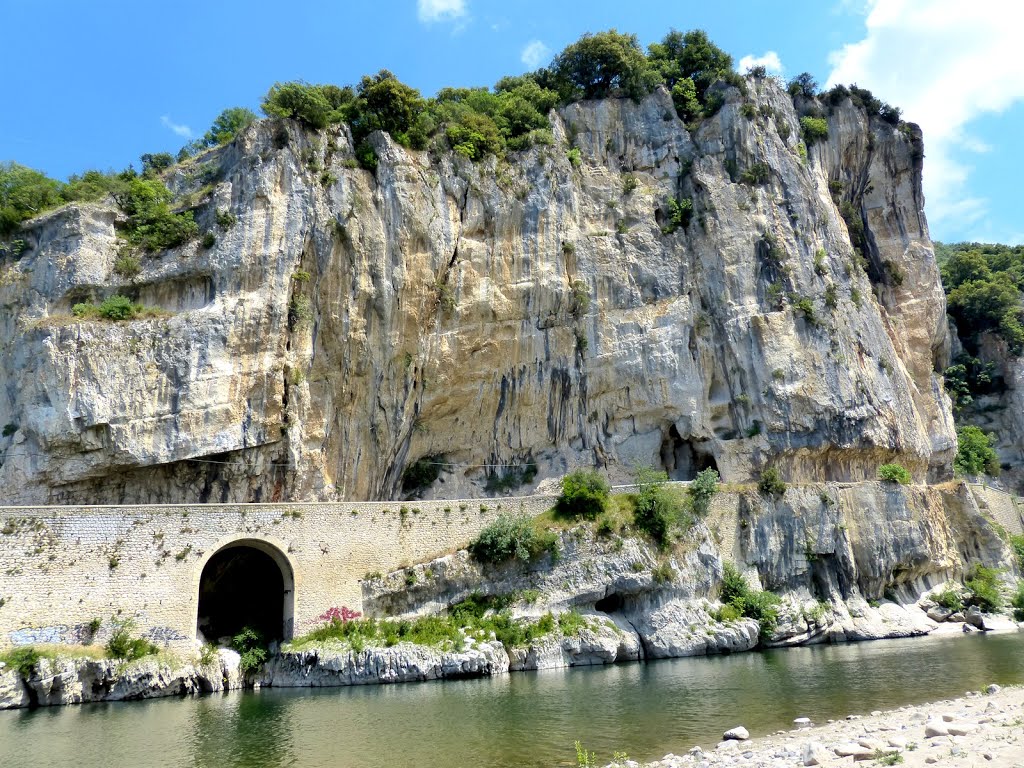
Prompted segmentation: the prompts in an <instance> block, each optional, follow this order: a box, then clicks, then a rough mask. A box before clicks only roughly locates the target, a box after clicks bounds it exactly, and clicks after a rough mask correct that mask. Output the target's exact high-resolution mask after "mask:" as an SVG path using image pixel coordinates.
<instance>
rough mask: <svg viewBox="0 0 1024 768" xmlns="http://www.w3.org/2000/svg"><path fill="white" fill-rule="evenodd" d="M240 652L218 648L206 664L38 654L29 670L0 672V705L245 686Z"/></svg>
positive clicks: (8, 706)
mask: <svg viewBox="0 0 1024 768" xmlns="http://www.w3.org/2000/svg"><path fill="white" fill-rule="evenodd" d="M238 661H239V658H238V654H237V653H235V652H234V651H227V650H221V651H220V652H219V656H218V658H217V659H215V660H213V661H211V662H210V663H208V664H191V663H182V662H174V663H172V662H170V661H167V660H161V659H159V658H153V657H146V658H143V659H140V660H138V661H133V662H128V663H125V662H122V661H117V660H111V659H100V660H96V659H89V658H58V659H50V658H42V659H40V660H39V662H38V663H37V664H36V665H35V667H34V669H33V670H32V674H31V675H29V676H28V677H27V678H22V677H21V675H19V674H18V672H17V671H14V670H10V671H8V670H0V709H17V708H19V707H28V706H32V707H37V706H38V707H52V706H60V705H65V704H84V703H88V702H96V701H129V700H137V699H153V698H164V697H167V696H181V695H185V694H195V693H210V692H214V691H228V690H237V689H240V688H242V687H243V682H244V681H243V680H242V677H241V675H240V674H239V670H238Z"/></svg>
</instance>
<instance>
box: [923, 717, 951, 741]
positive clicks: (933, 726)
mask: <svg viewBox="0 0 1024 768" xmlns="http://www.w3.org/2000/svg"><path fill="white" fill-rule="evenodd" d="M948 735H949V728H948V727H947V726H946V724H945V723H944V722H942V721H941V720H929V721H928V722H927V723H925V726H924V736H925V738H926V739H933V738H935V737H936V736H948Z"/></svg>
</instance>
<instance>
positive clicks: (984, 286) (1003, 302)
mask: <svg viewBox="0 0 1024 768" xmlns="http://www.w3.org/2000/svg"><path fill="white" fill-rule="evenodd" d="M943 251H944V253H945V255H946V260H945V263H944V264H943V265H942V270H941V272H942V283H943V286H944V287H945V289H946V297H947V304H948V310H949V314H950V316H951V317H952V318H953V321H954V322H955V323H956V326H957V330H958V331H959V334H960V338H961V339H962V340H963V341H964V343H965V345H966V346H967V347H968V349H970V350H972V351H974V350H975V349H976V348H977V346H978V343H979V338H980V335H981V334H982V333H984V332H991V333H994V334H995V335H997V336H999V337H1001V338H1002V339H1003V340H1004V341H1006V343H1007V345H1008V346H1009V347H1010V350H1011V351H1012V352H1014V353H1016V354H1020V353H1021V352H1022V351H1024V324H1022V305H1021V290H1022V289H1024V246H1005V245H987V244H982V243H960V244H956V245H947V246H943Z"/></svg>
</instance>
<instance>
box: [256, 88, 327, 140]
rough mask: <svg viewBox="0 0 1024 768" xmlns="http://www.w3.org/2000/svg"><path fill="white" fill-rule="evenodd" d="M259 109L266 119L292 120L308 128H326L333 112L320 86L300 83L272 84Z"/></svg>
mask: <svg viewBox="0 0 1024 768" xmlns="http://www.w3.org/2000/svg"><path fill="white" fill-rule="evenodd" d="M261 109H262V110H263V113H264V114H265V115H267V116H268V117H287V118H293V119H295V120H299V121H301V122H303V123H305V124H306V125H308V126H309V127H310V128H326V127H327V126H328V125H329V124H330V121H331V117H332V112H333V110H332V109H331V103H330V101H328V100H327V96H326V95H325V94H324V92H323V89H322V88H321V86H319V85H310V84H309V83H304V82H301V81H292V82H288V83H274V84H273V85H272V86H271V87H270V90H269V91H267V94H266V96H264V97H263V104H262V105H261Z"/></svg>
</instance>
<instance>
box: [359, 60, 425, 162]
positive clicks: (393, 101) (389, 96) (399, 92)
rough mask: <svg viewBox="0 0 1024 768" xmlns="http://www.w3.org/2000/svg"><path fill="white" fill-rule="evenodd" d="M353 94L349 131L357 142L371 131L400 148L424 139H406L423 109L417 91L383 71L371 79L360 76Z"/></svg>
mask: <svg viewBox="0 0 1024 768" xmlns="http://www.w3.org/2000/svg"><path fill="white" fill-rule="evenodd" d="M356 94H357V96H358V101H357V105H356V107H355V108H354V117H353V120H352V132H353V135H354V137H355V139H356V142H357V143H358V142H360V141H362V140H363V139H364V138H366V137H367V136H368V135H369V134H370V133H372V132H373V131H384V132H385V133H388V134H390V136H391V138H392V139H394V140H395V141H396V142H398V143H399V144H401V145H403V146H413V145H414V144H415V145H422V143H423V139H425V136H421V137H420V140H419V141H416V142H411V141H410V136H409V132H410V130H411V129H412V128H413V126H414V125H415V123H416V121H417V118H419V116H420V114H421V113H422V112H423V109H424V106H425V102H424V100H423V97H421V96H420V92H419V91H417V90H416V89H415V88H412V87H411V86H408V85H406V84H405V83H403V82H402V81H401V80H399V79H398V78H397V77H395V76H394V75H393V74H392V73H391V72H389V71H388V70H386V69H382V70H381V71H380V72H378V73H377V74H376V75H373V76H372V77H371V76H369V75H365V76H363V78H362V80H360V81H359V85H358V87H357V88H356ZM418 148H421V147H418Z"/></svg>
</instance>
